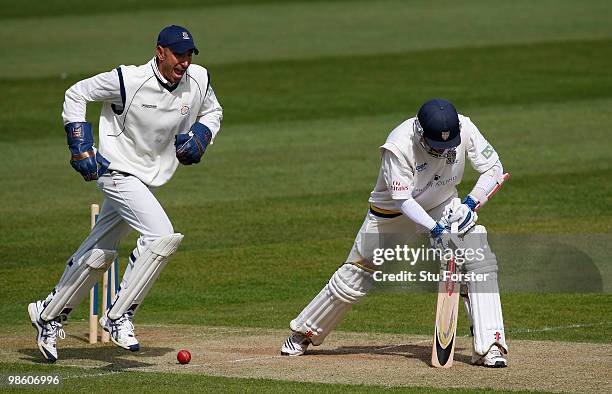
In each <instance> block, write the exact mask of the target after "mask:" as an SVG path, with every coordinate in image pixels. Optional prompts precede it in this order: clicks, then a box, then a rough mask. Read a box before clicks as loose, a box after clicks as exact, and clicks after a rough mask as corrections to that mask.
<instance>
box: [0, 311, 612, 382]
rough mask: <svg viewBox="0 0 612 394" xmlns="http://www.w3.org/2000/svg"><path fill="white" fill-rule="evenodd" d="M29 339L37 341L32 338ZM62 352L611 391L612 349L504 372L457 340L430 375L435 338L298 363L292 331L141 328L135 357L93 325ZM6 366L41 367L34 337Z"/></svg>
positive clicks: (388, 342)
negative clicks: (95, 334)
mask: <svg viewBox="0 0 612 394" xmlns="http://www.w3.org/2000/svg"><path fill="white" fill-rule="evenodd" d="M30 331H31V332H30ZM66 332H67V334H68V337H67V338H66V339H65V340H63V341H61V342H60V344H59V352H60V360H59V361H58V362H57V365H58V367H61V366H77V367H82V368H91V369H94V370H97V371H121V370H134V371H146V372H155V371H159V372H173V373H198V374H206V375H215V376H230V377H247V378H270V379H278V380H294V381H304V382H321V383H348V384H364V385H383V386H431V387H441V388H449V387H463V388H495V389H505V390H519V389H524V390H546V391H563V392H605V391H607V390H609V388H610V381H609V375H610V374H609V372H610V371H611V370H612V357H611V354H612V345H607V344H605V345H603V344H583V343H566V342H538V341H511V342H510V343H509V346H510V351H511V353H510V355H509V363H510V366H509V367H508V368H505V369H486V368H482V367H474V366H471V365H469V361H470V346H469V338H466V337H463V338H459V341H458V344H457V349H456V354H455V364H454V366H453V367H452V368H451V369H450V370H449V369H435V368H431V367H430V366H429V360H430V357H431V342H430V341H431V339H430V338H429V337H420V336H406V335H396V334H395V335H394V334H362V333H347V332H335V333H333V334H332V335H331V336H330V337H329V338H328V340H327V341H326V343H325V344H324V345H321V346H319V347H315V348H312V349H309V352H308V353H307V354H306V355H304V356H301V357H281V356H279V346H280V344H281V343H282V341H283V340H284V339H285V337H286V335H287V332H286V331H279V330H264V329H253V328H223V327H186V326H161V327H160V326H155V327H153V326H139V327H138V330H137V335H138V336H139V338H140V341H141V347H142V350H141V351H140V352H138V353H133V354H132V353H129V352H126V351H124V350H122V349H119V348H117V347H115V346H114V345H111V344H101V343H98V344H96V345H90V344H89V343H87V340H86V332H87V326H86V324H84V323H73V324H70V326H67V327H66ZM0 342H1V343H2V344H3V349H2V353H0V362H23V363H40V362H42V361H41V355H40V354H39V352H38V348H37V347H36V344H35V343H34V330H31V329H30V330H29V331H26V332H24V329H19V330H18V329H12V330H9V331H7V330H3V332H2V333H1V334H0ZM181 348H185V349H189V350H190V351H191V353H192V361H191V363H190V364H189V365H179V364H178V363H177V361H176V352H177V351H178V350H179V349H181Z"/></svg>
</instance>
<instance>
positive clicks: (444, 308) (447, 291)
mask: <svg viewBox="0 0 612 394" xmlns="http://www.w3.org/2000/svg"><path fill="white" fill-rule="evenodd" d="M457 226H458V224H457V223H453V225H452V226H451V233H457ZM443 255H444V254H443ZM443 258H444V257H443ZM444 271H447V277H446V279H445V277H444V276H443V275H444ZM455 273H459V270H458V267H457V264H455V258H454V256H453V257H451V258H450V259H448V260H446V261H444V262H443V266H442V269H441V270H440V275H441V277H440V282H439V284H438V304H437V306H436V325H435V327H434V337H433V347H432V349H431V365H432V366H433V367H437V368H450V367H451V366H452V365H453V356H454V354H455V343H456V342H457V338H456V337H457V314H458V312H459V287H460V285H461V281H459V280H453V278H452V277H451V275H450V274H455Z"/></svg>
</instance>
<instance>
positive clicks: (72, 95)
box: [62, 70, 122, 124]
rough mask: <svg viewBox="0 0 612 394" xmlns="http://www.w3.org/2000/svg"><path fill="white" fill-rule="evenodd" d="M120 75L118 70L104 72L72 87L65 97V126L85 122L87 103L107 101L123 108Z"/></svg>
mask: <svg viewBox="0 0 612 394" xmlns="http://www.w3.org/2000/svg"><path fill="white" fill-rule="evenodd" d="M119 85H120V84H119V75H118V74H117V71H116V70H112V71H108V72H104V73H101V74H98V75H96V76H93V77H91V78H87V79H84V80H82V81H79V82H77V83H75V84H74V85H72V86H71V87H70V88H69V89H68V90H66V94H65V97H64V110H63V112H62V118H63V119H64V124H67V123H71V122H85V117H86V115H87V103H90V102H93V101H106V102H111V103H113V104H116V105H119V106H121V105H122V103H121V92H120V86H119Z"/></svg>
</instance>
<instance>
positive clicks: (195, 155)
mask: <svg viewBox="0 0 612 394" xmlns="http://www.w3.org/2000/svg"><path fill="white" fill-rule="evenodd" d="M210 140H212V132H211V131H210V129H209V128H208V127H206V126H204V125H203V124H202V123H199V122H196V123H194V124H193V126H191V129H189V132H188V133H186V134H179V135H177V136H176V139H175V141H174V147H175V148H176V158H177V159H178V161H179V162H180V163H181V164H184V165H186V166H188V165H191V164H197V163H199V162H200V159H201V158H202V155H203V154H204V152H205V151H206V147H207V146H208V144H210Z"/></svg>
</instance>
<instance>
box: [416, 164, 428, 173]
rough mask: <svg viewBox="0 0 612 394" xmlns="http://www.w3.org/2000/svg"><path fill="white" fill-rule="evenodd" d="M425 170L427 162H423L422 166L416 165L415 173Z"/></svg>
mask: <svg viewBox="0 0 612 394" xmlns="http://www.w3.org/2000/svg"><path fill="white" fill-rule="evenodd" d="M426 168H427V162H425V163H423V164H417V166H416V170H417V172H421V171H423V170H425V169H426Z"/></svg>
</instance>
